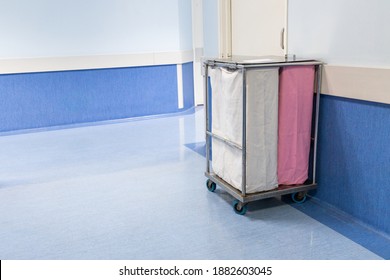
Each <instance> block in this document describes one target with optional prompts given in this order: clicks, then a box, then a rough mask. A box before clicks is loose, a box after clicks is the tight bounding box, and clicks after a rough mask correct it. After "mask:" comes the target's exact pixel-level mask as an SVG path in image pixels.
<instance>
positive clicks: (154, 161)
mask: <svg viewBox="0 0 390 280" xmlns="http://www.w3.org/2000/svg"><path fill="white" fill-rule="evenodd" d="M203 113H204V112H203V109H197V110H196V111H195V112H192V113H187V114H183V115H176V116H169V117H160V118H150V119H138V120H132V121H123V122H117V123H110V124H98V125H90V126H80V127H73V128H67V129H58V130H51V131H41V132H33V133H31V132H29V133H21V134H15V135H3V136H1V137H0V162H1V165H0V229H1V230H0V259H3V260H4V259H78V260H81V259H105V260H108V259H125V260H135V259H382V258H383V257H385V258H386V256H383V255H382V256H381V255H380V254H377V253H374V252H373V251H372V250H371V251H370V250H369V249H367V246H363V245H361V244H359V243H357V242H355V241H353V240H351V239H349V238H348V237H346V235H345V234H341V233H339V232H338V231H336V230H334V229H332V228H331V227H328V226H326V225H325V224H324V223H322V222H320V221H318V220H317V219H315V218H313V217H311V216H309V215H308V214H307V213H305V211H303V210H302V209H299V207H296V206H293V205H290V204H289V203H286V202H284V201H283V200H280V199H278V198H271V199H266V200H261V201H257V202H253V203H251V204H249V205H248V212H247V213H246V215H245V216H240V215H237V214H235V213H234V211H233V208H232V205H231V204H232V201H233V200H234V199H233V198H232V197H231V196H230V195H228V194H227V193H226V192H225V191H224V190H222V189H221V188H217V190H216V191H215V193H211V192H209V191H207V189H206V186H205V181H206V179H205V176H204V171H205V158H204V156H203V155H202V152H199V151H200V150H201V148H202V147H201V145H200V146H198V147H197V144H196V143H202V142H203V141H204V114H203ZM191 147H192V148H191ZM197 148H200V149H197ZM305 204H306V206H305V207H306V209H309V208H310V207H312V208H313V209H314V208H315V209H317V210H318V209H319V207H320V206H319V205H316V204H315V203H314V202H313V201H310V200H309V201H307V202H305ZM307 207H309V208H307ZM320 210H321V209H320ZM313 211H314V210H313ZM311 212H312V211H311ZM326 215H328V214H326ZM329 215H331V213H329ZM331 218H332V217H331ZM333 218H335V217H333ZM335 219H336V220H337V217H336V218H335ZM343 223H345V221H343ZM351 226H352V225H351ZM356 228H357V230H361V231H363V232H364V231H365V230H366V229H364V228H363V227H362V228H358V225H356V227H354V230H356ZM370 234H372V233H370ZM383 240H384V241H383V242H384V243H383V244H382V245H383V246H385V248H386V246H387V248H389V247H388V246H389V244H390V242H389V240H388V239H383ZM386 242H387V243H386ZM383 246H382V247H383Z"/></svg>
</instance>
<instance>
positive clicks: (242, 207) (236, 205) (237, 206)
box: [233, 200, 248, 215]
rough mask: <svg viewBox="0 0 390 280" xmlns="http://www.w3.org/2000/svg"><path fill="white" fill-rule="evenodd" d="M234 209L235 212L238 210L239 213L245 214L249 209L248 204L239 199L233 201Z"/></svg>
mask: <svg viewBox="0 0 390 280" xmlns="http://www.w3.org/2000/svg"><path fill="white" fill-rule="evenodd" d="M233 209H234V212H236V213H237V214H239V215H245V213H246V210H248V208H247V206H246V204H243V203H242V202H241V201H239V200H235V201H233Z"/></svg>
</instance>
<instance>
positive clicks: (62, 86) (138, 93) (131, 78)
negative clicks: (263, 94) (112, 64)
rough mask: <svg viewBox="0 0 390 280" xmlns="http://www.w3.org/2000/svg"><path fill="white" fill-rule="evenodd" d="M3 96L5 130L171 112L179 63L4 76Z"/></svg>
mask: <svg viewBox="0 0 390 280" xmlns="http://www.w3.org/2000/svg"><path fill="white" fill-rule="evenodd" d="M188 83H189V82H186V84H188ZM187 91H188V90H187ZM0 100H1V103H0V119H1V122H0V131H2V132H4V131H11V130H18V129H30V128H38V127H47V126H55V125H64V124H74V123H83V122H94V121H102V120H111V119H121V118H130V117H137V116H145V115H155V114H163V113H172V112H177V110H178V109H177V108H178V101H177V71H176V65H166V66H150V67H131V68H118V69H100V70H81V71H64V72H46V73H27V74H11V75H0ZM187 105H188V104H187Z"/></svg>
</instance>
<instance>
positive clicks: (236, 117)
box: [203, 56, 322, 215]
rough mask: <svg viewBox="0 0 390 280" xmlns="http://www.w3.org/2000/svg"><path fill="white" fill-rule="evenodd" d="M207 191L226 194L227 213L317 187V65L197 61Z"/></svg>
mask: <svg viewBox="0 0 390 280" xmlns="http://www.w3.org/2000/svg"><path fill="white" fill-rule="evenodd" d="M203 69H204V85H205V93H206V94H205V112H206V172H205V175H206V177H207V178H208V179H207V183H206V185H207V189H208V190H209V191H211V192H214V191H215V190H216V187H217V185H218V186H220V187H221V188H222V189H224V190H226V191H227V192H228V193H229V194H230V195H232V196H233V197H234V198H235V200H234V202H233V208H234V211H235V212H236V213H237V214H241V215H244V214H245V213H246V211H247V204H248V203H249V202H253V201H256V200H261V199H265V198H270V197H276V196H282V195H291V197H292V199H293V201H295V202H297V203H302V202H304V201H305V199H306V194H307V192H308V191H310V190H313V189H315V188H316V187H317V184H316V157H317V135H318V115H319V102H320V94H319V93H320V88H321V70H322V62H320V61H317V60H310V59H296V58H295V57H293V58H289V57H287V56H286V57H257V58H252V57H251V58H249V57H232V58H228V59H207V60H205V61H204V62H203Z"/></svg>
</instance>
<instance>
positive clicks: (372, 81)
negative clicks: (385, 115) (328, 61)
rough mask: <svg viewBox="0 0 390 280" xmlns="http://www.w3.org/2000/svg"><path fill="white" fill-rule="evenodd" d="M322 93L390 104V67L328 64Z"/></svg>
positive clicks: (324, 73)
mask: <svg viewBox="0 0 390 280" xmlns="http://www.w3.org/2000/svg"><path fill="white" fill-rule="evenodd" d="M321 93H324V94H327V95H333V96H339V97H345V98H352V99H359V100H365V101H372V102H379V103H386V104H390V69H385V68H368V67H348V66H336V65H326V66H325V67H324V72H323V81H322V90H321Z"/></svg>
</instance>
